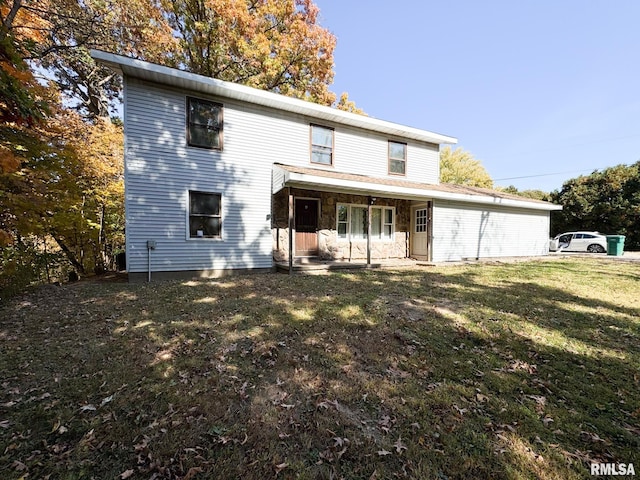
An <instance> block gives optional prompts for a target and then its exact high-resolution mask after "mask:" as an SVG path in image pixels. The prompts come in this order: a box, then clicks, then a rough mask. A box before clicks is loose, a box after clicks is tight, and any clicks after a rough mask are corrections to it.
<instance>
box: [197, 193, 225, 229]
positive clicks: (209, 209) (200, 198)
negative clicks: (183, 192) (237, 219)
mask: <svg viewBox="0 0 640 480" xmlns="http://www.w3.org/2000/svg"><path fill="white" fill-rule="evenodd" d="M221 203H222V195H220V194H219V193H206V192H194V191H189V238H220V237H221V236H222V214H221Z"/></svg>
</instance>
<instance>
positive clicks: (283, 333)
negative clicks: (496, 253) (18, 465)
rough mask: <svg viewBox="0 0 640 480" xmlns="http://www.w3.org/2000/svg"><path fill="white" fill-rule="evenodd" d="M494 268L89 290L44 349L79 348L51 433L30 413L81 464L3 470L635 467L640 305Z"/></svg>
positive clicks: (385, 472) (338, 473)
mask: <svg viewBox="0 0 640 480" xmlns="http://www.w3.org/2000/svg"><path fill="white" fill-rule="evenodd" d="M551 267H552V268H555V267H557V265H551ZM500 268H501V273H500V275H499V276H500V277H501V278H505V279H506V280H500V281H497V280H496V281H495V282H490V283H489V284H487V282H486V281H482V280H481V279H480V273H479V272H474V270H473V269H471V270H464V271H462V272H461V273H451V272H446V271H445V272H444V273H439V272H433V271H420V270H407V271H398V272H388V271H368V272H358V273H341V274H331V275H328V276H322V277H311V276H294V277H287V276H283V275H266V276H252V277H238V278H233V279H228V280H224V281H198V282H188V283H186V284H184V283H183V284H180V283H167V284H159V285H153V284H152V285H143V286H111V287H109V291H107V292H105V291H94V292H93V293H92V292H84V293H83V295H81V297H82V296H84V295H85V294H89V296H91V295H94V298H93V299H92V300H93V301H90V302H89V301H87V302H86V303H84V304H82V308H81V309H78V312H77V313H76V315H75V316H71V317H68V316H67V317H65V316H64V314H63V312H62V311H60V312H57V314H55V315H54V316H55V318H56V319H57V321H58V323H59V324H60V325H64V326H66V327H68V328H72V329H73V328H74V327H75V328H76V329H78V330H76V334H75V335H73V336H68V335H67V334H66V333H65V334H64V335H62V336H61V341H62V342H63V345H62V346H60V345H56V346H54V345H49V346H45V348H51V349H56V352H57V353H56V355H60V354H61V352H60V351H59V350H60V349H64V348H65V345H66V348H67V349H68V347H70V346H73V345H75V346H78V345H77V344H78V343H80V344H82V345H83V346H84V347H85V350H84V352H83V353H78V352H76V351H75V350H72V351H71V352H69V353H68V359H69V365H68V366H65V367H59V368H58V370H60V371H62V373H61V374H60V375H59V376H60V377H61V378H63V379H66V381H67V382H68V384H69V385H68V386H67V388H65V389H64V390H61V389H58V390H57V391H55V390H56V389H55V387H53V386H52V387H50V388H51V389H52V391H55V393H53V394H52V395H53V396H54V397H55V398H56V401H57V402H58V404H57V405H54V406H53V407H52V408H51V409H49V410H47V411H43V412H41V417H42V418H40V417H38V419H37V421H38V422H41V423H42V425H40V426H39V428H38V426H37V425H36V426H34V425H28V423H29V421H28V420H29V419H26V418H24V419H22V420H19V419H17V423H18V424H19V422H23V424H24V425H23V428H24V429H25V430H26V427H27V426H30V427H31V428H32V431H33V432H34V433H33V434H32V435H33V436H34V437H36V438H40V439H42V438H44V439H46V441H47V443H48V444H49V446H51V445H58V448H59V449H63V453H64V452H68V455H67V456H66V457H63V458H62V459H59V458H58V457H55V458H54V455H53V454H52V453H51V452H48V451H47V450H44V451H42V450H41V453H40V455H36V456H35V457H34V458H35V460H37V461H39V462H40V465H41V466H40V467H38V466H37V463H36V462H35V461H33V459H32V460H31V462H29V461H28V457H29V455H28V453H29V452H27V451H23V450H22V449H21V448H18V449H16V452H15V453H11V454H9V455H7V454H6V453H5V456H4V457H3V459H5V461H8V460H10V459H12V458H14V459H15V460H17V461H20V462H22V463H24V464H25V465H27V466H29V468H30V469H31V470H29V471H30V472H32V474H34V475H46V474H49V473H53V474H54V475H56V474H57V473H56V472H58V473H59V471H58V470H56V468H63V467H62V466H64V469H65V471H68V472H70V474H69V478H75V477H78V476H81V475H82V474H83V473H86V472H87V471H91V472H93V471H95V472H99V473H98V475H101V474H107V475H111V476H112V477H114V476H117V475H119V474H120V473H122V472H123V471H125V470H127V469H131V470H132V471H133V473H135V474H136V475H139V476H140V478H148V477H149V475H153V474H156V475H157V476H158V477H157V478H182V477H184V476H189V475H190V473H189V472H191V475H195V474H196V473H202V474H203V475H205V477H215V478H239V477H243V478H272V477H274V476H279V477H282V478H294V477H295V478H341V477H344V478H394V477H407V478H438V477H440V478H521V477H523V476H524V477H537V478H556V477H562V478H571V477H574V478H580V477H582V476H584V475H586V474H587V472H588V470H587V468H588V461H589V460H594V461H608V462H625V463H629V462H632V461H634V460H635V461H636V462H640V459H639V458H637V453H636V452H638V451H639V447H640V441H639V440H638V437H637V432H636V435H634V434H633V428H637V417H633V415H632V414H633V412H634V411H636V410H637V409H638V408H640V404H638V395H637V393H638V385H637V383H636V382H635V381H634V379H633V372H634V371H636V370H637V368H638V355H637V353H638V351H637V345H638V325H637V323H634V322H633V320H632V317H633V316H636V317H637V316H638V314H639V312H638V309H635V308H629V307H621V306H618V305H612V304H610V303H608V302H603V301H599V300H597V299H594V298H583V297H580V296H577V295H575V294H571V293H568V292H566V291H561V290H558V289H556V288H552V287H544V286H541V285H540V284H538V283H534V282H531V281H527V280H526V279H522V278H519V277H521V276H522V275H521V274H519V273H518V272H521V271H522V270H521V267H520V268H519V267H515V266H514V267H509V266H506V267H500ZM534 268H542V267H538V266H537V265H536V266H535V267H534ZM562 268H567V270H566V271H567V272H569V273H570V272H571V271H572V270H573V268H572V267H564V266H563V267H562ZM65 294H68V291H66V292H65ZM101 305H102V306H101ZM83 310H84V312H83ZM594 312H595V313H594ZM89 319H91V324H88V323H87V321H88V320H89ZM80 326H86V329H87V330H86V331H84V332H83V331H81V330H79V327H80ZM611 326H613V327H615V328H610V327H611ZM3 328H5V325H3ZM64 330H66V328H65V329H64ZM625 335H626V336H625ZM92 336H93V337H95V338H96V339H97V340H98V339H99V341H94V342H93V343H92V342H91V341H90V337H92ZM31 340H32V341H34V340H35V341H37V339H34V338H32V339H31ZM574 341H575V342H577V343H572V342H574ZM64 342H66V344H65V343H64ZM74 342H75V344H74ZM563 342H564V343H563ZM15 357H16V364H19V361H18V360H20V361H22V356H21V355H20V354H16V355H15ZM99 366H102V367H101V368H100V369H99V370H98V368H99ZM54 370H56V369H55V368H54ZM40 375H42V371H41V373H40ZM40 380H41V381H47V380H46V379H45V378H42V379H40ZM7 381H8V382H9V383H11V382H13V381H14V380H11V379H8V380H7ZM15 381H17V380H15ZM58 383H60V382H58ZM77 392H80V393H77ZM109 396H112V398H111V399H110V400H109V401H108V402H106V403H104V399H105V398H109ZM622 402H624V403H622ZM60 403H62V404H66V405H75V408H76V409H77V408H78V407H77V406H78V405H83V404H84V405H88V404H90V405H92V406H94V407H95V410H94V411H92V410H87V411H86V412H82V413H81V414H78V413H77V412H76V413H74V414H73V415H72V414H71V413H69V412H68V411H65V410H63V409H62V408H61V407H60V406H59V404H60ZM101 403H104V404H101ZM636 414H637V412H636ZM65 415H66V417H67V418H65ZM70 415H72V416H71V418H69V416H70ZM60 420H62V424H63V425H68V427H67V428H68V430H69V431H68V432H67V433H69V435H68V437H69V438H68V439H65V441H66V443H64V442H60V441H59V437H60V435H57V432H56V431H51V423H53V424H54V426H55V422H56V421H60ZM30 421H31V422H33V421H34V419H33V417H31V419H30ZM65 422H66V423H65ZM634 426H635V427H634ZM630 428H631V430H630ZM89 431H91V432H93V433H92V434H91V435H92V438H87V437H86V435H87V432H89ZM3 440H4V439H3ZM60 445H62V446H60ZM64 445H67V448H66V449H64V448H63V447H64ZM83 445H84V448H83ZM98 446H100V447H101V448H97V447H98ZM634 456H635V458H634ZM56 458H58V460H57V461H58V463H56V462H55V461H54V460H55V459H56ZM52 459H53V460H52ZM7 465H8V464H7ZM42 465H44V466H42ZM82 465H85V466H84V467H83V466H82ZM7 468H8V467H7ZM134 478H135V477H134ZM196 478H198V477H196Z"/></svg>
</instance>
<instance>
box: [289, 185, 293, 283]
mask: <svg viewBox="0 0 640 480" xmlns="http://www.w3.org/2000/svg"><path fill="white" fill-rule="evenodd" d="M289 275H293V195H291V187H289Z"/></svg>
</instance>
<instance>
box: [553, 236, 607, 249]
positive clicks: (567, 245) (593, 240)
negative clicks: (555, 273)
mask: <svg viewBox="0 0 640 480" xmlns="http://www.w3.org/2000/svg"><path fill="white" fill-rule="evenodd" d="M549 250H551V251H552V252H556V251H563V252H590V253H605V252H606V251H607V237H606V236H605V235H601V234H599V233H598V232H567V233H561V234H560V235H556V236H555V237H554V238H552V239H551V241H550V242H549Z"/></svg>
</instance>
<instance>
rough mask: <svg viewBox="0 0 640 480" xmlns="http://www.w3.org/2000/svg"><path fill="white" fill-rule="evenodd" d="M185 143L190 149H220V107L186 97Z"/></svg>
mask: <svg viewBox="0 0 640 480" xmlns="http://www.w3.org/2000/svg"><path fill="white" fill-rule="evenodd" d="M187 143H188V145H189V146H191V147H200V148H209V149H212V150H213V149H215V150H221V149H222V105H220V104H219V103H215V102H212V101H209V100H202V99H199V98H191V97H187Z"/></svg>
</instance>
